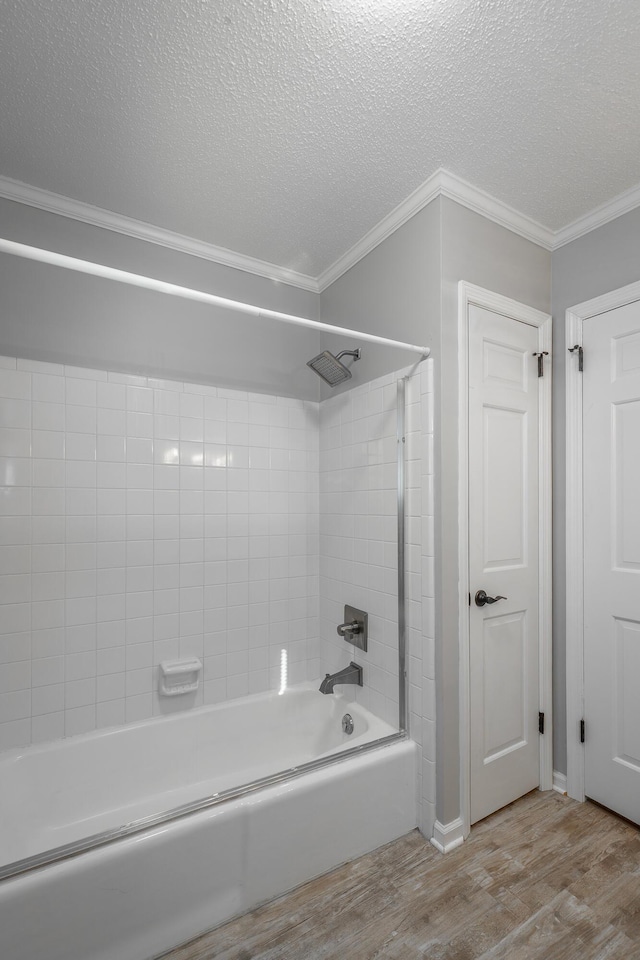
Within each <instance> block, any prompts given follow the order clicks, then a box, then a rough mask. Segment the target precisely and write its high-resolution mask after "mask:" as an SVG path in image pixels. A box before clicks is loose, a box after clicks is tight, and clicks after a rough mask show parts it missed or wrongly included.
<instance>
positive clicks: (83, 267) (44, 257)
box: [0, 238, 431, 360]
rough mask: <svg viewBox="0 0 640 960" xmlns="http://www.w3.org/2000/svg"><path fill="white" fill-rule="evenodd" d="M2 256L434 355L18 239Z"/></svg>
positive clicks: (5, 243)
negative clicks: (33, 245) (44, 248)
mask: <svg viewBox="0 0 640 960" xmlns="http://www.w3.org/2000/svg"><path fill="white" fill-rule="evenodd" d="M0 253H8V254H11V255H12V256H15V257H23V258H24V259H27V260H36V261H38V262H39V263H48V264H50V265H51V266H54V267H62V268H63V269H65V270H74V271H75V272H76V273H88V274H90V275H91V276H94V277H102V278H103V279H105V280H116V281H117V282H118V283H127V284H129V285H130V286H134V287H142V288H144V289H145V290H153V291H155V292H156V293H166V294H168V295H169V296H172V297H182V298H183V299H184V300H195V301H197V302H199V303H207V304H209V305H211V306H216V307H223V308H224V309H226V310H236V311H238V312H240V313H246V314H249V315H250V316H253V317H264V318H267V319H271V320H279V321H280V322H281V323H289V324H292V325H294V326H298V327H307V328H309V329H311V330H319V331H320V330H321V331H323V332H325V333H337V334H339V335H340V336H344V337H355V338H356V339H357V340H363V341H365V342H366V343H377V344H380V345H381V346H386V347H395V348H397V349H398V350H409V351H410V352H411V353H418V354H420V359H422V360H426V358H427V357H428V356H430V354H431V351H430V349H429V347H424V346H420V345H419V344H415V343H405V342H404V341H402V340H391V339H389V338H388V337H379V336H377V335H376V334H373V333H363V332H362V331H361V330H350V329H348V328H347V327H338V326H335V325H334V324H332V323H322V322H321V321H320V320H310V319H308V318H307V317H298V316H296V315H295V314H292V313H280V312H279V311H278V310H267V309H264V308H263V307H257V306H255V305H254V304H251V303H242V302H241V301H240V300H229V299H228V298H227V297H219V296H217V294H214V293H206V292H205V291H204V290H196V289H194V288H192V287H183V286H180V285H179V284H176V283H167V282H166V281H165V280H156V279H155V278H154V277H145V276H143V275H142V274H138V273H129V272H128V271H127V270H119V269H117V268H116V267H108V266H106V264H102V263H93V262H92V261H91V260H80V259H78V258H77V257H68V256H66V254H62V253H55V252H54V251H52V250H43V249H42V248H40V247H32V246H29V245H28V244H25V243H17V242H16V241H14V240H5V239H2V238H0Z"/></svg>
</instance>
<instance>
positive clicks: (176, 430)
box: [153, 394, 197, 447]
mask: <svg viewBox="0 0 640 960" xmlns="http://www.w3.org/2000/svg"><path fill="white" fill-rule="evenodd" d="M176 396H177V394H176ZM196 422H197V421H196ZM153 435H154V437H156V438H158V439H161V440H174V441H176V442H175V443H174V444H173V446H174V447H177V446H178V444H177V441H178V440H179V439H180V418H179V417H174V416H169V415H167V414H160V413H157V414H155V416H154V419H153Z"/></svg>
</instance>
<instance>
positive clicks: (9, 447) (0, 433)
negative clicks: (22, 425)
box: [0, 427, 31, 457]
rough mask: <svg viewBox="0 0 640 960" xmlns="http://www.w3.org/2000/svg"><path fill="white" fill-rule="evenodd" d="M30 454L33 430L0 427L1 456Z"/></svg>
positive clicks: (27, 455)
mask: <svg viewBox="0 0 640 960" xmlns="http://www.w3.org/2000/svg"><path fill="white" fill-rule="evenodd" d="M30 455H31V431H29V430H17V429H13V428H9V427H2V428H0V457H29V456H30Z"/></svg>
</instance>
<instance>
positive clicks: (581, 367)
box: [569, 343, 584, 373]
mask: <svg viewBox="0 0 640 960" xmlns="http://www.w3.org/2000/svg"><path fill="white" fill-rule="evenodd" d="M576 350H577V351H578V373H582V372H583V370H584V350H583V349H582V347H581V346H580V344H579V343H576V344H575V346H573V347H569V353H575V351H576Z"/></svg>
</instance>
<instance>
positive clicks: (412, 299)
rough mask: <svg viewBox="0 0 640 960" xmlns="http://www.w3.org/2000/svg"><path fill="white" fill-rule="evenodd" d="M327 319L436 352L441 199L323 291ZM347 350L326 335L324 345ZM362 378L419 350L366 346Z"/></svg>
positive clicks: (402, 361) (379, 373) (357, 374)
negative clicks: (423, 346) (410, 350)
mask: <svg viewBox="0 0 640 960" xmlns="http://www.w3.org/2000/svg"><path fill="white" fill-rule="evenodd" d="M320 314H321V319H322V321H323V322H324V323H334V324H337V325H338V326H349V327H352V328H354V329H361V330H366V331H367V333H374V334H376V335H378V336H381V337H391V338H393V339H394V340H404V341H405V342H408V343H416V344H421V345H422V344H424V345H425V346H428V347H431V349H432V351H433V353H434V354H436V353H437V352H438V351H437V347H438V339H437V338H438V337H439V333H440V200H439V199H436V200H434V201H432V202H431V203H430V204H429V205H428V206H426V207H424V209H422V210H420V211H419V212H418V213H417V214H415V216H413V217H412V218H411V219H410V220H408V221H407V222H406V223H405V224H403V225H402V226H401V227H400V228H399V229H398V230H396V231H395V233H392V234H391V236H389V237H387V239H386V240H384V241H383V242H382V243H381V244H379V245H378V246H377V247H375V249H374V250H372V251H371V253H369V254H367V256H366V257H363V259H362V260H360V261H358V263H356V264H355V265H354V266H353V267H351V269H350V270H348V271H347V272H346V273H345V274H343V275H342V276H341V277H339V279H338V280H336V281H335V282H334V283H332V284H331V286H330V287H327V289H326V290H323V292H322V293H321V294H320ZM325 346H326V347H327V348H328V349H330V350H333V349H335V348H336V347H337V348H338V349H344V348H345V346H348V342H347V338H342V337H337V336H327V337H324V338H323V347H325ZM361 346H362V359H361V360H360V361H358V365H357V368H355V369H354V371H353V375H354V378H356V377H357V379H358V380H359V381H360V382H361V381H363V380H370V379H373V378H374V377H378V376H382V375H383V374H385V373H388V372H390V371H392V370H398V369H400V368H402V367H406V366H407V365H408V364H410V363H411V362H412V358H413V359H417V357H416V355H415V354H411V353H406V352H404V351H399V350H395V349H391V348H388V347H377V346H372V345H369V344H362V345H361Z"/></svg>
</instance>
